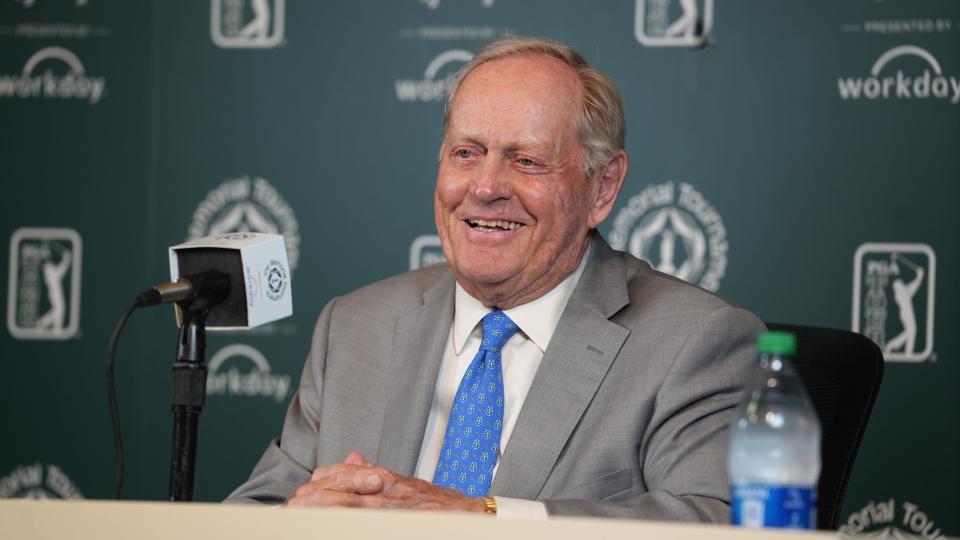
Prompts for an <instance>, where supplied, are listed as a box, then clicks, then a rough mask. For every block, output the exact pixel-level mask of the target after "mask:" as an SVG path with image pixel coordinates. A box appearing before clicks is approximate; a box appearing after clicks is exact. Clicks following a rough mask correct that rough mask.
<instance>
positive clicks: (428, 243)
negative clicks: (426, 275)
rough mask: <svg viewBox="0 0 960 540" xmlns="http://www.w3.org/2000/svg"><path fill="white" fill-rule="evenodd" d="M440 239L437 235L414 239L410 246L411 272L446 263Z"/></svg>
mask: <svg viewBox="0 0 960 540" xmlns="http://www.w3.org/2000/svg"><path fill="white" fill-rule="evenodd" d="M446 261H447V257H446V256H445V255H444V254H443V246H442V245H440V237H439V236H437V235H435V234H424V235H421V236H418V237H416V238H414V239H413V243H412V244H410V270H416V269H417V268H423V267H424V266H431V265H434V264H439V263H442V262H446Z"/></svg>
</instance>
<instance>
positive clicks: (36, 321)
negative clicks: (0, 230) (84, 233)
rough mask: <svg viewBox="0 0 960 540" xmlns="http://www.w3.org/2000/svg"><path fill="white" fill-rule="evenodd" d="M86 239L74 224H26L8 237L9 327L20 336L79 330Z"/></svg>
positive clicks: (57, 336) (64, 335) (62, 335)
mask: <svg viewBox="0 0 960 540" xmlns="http://www.w3.org/2000/svg"><path fill="white" fill-rule="evenodd" d="M82 249H83V248H82V243H81V240H80V235H79V234H78V233H77V232H76V231H75V230H73V229H60V228H37V227H25V228H21V229H17V230H16V231H14V233H13V236H11V238H10V278H9V290H8V295H7V298H8V304H7V329H8V330H9V331H10V334H11V335H12V336H13V337H15V338H18V339H50V340H63V339H70V338H72V337H75V336H76V335H77V333H78V332H79V329H80V328H79V317H80V263H81V252H82Z"/></svg>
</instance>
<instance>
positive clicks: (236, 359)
mask: <svg viewBox="0 0 960 540" xmlns="http://www.w3.org/2000/svg"><path fill="white" fill-rule="evenodd" d="M225 364H226V366H225ZM209 369H210V371H209V373H208V374H207V394H208V395H211V396H222V395H227V396H245V397H265V398H273V400H274V401H276V402H278V403H279V402H281V401H283V400H284V399H286V397H287V394H289V393H290V382H291V378H290V376H289V375H274V374H272V373H270V363H269V362H267V359H266V357H265V356H263V354H262V353H261V352H260V351H258V350H257V349H254V348H253V347H251V346H249V345H244V344H242V343H236V344H234V345H228V346H226V347H224V348H223V349H220V351H218V352H217V354H215V355H213V358H211V359H210V364H209Z"/></svg>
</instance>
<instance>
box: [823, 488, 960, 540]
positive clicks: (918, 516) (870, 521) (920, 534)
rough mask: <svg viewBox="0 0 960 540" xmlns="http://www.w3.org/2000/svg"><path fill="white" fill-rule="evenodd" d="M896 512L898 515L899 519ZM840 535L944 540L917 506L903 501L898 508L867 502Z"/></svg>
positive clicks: (892, 502) (888, 503)
mask: <svg viewBox="0 0 960 540" xmlns="http://www.w3.org/2000/svg"><path fill="white" fill-rule="evenodd" d="M898 509H899V510H900V512H901V515H900V516H899V517H898V516H897V510H898ZM840 534H842V535H846V536H857V537H869V538H904V539H906V538H927V539H929V540H940V539H946V538H947V536H946V535H945V534H944V533H943V532H942V531H941V530H940V528H939V527H937V524H936V522H935V521H933V520H932V519H930V516H928V515H927V514H926V512H924V511H922V510H920V507H919V506H917V505H916V504H914V503H912V502H910V501H903V503H902V504H901V505H900V506H899V507H898V506H897V501H896V500H895V499H893V498H890V499H888V500H886V501H880V502H874V501H870V502H869V503H867V505H866V506H864V507H863V508H861V509H860V510H859V511H857V512H854V513H852V514H850V517H848V518H847V522H846V523H845V524H844V525H841V526H840Z"/></svg>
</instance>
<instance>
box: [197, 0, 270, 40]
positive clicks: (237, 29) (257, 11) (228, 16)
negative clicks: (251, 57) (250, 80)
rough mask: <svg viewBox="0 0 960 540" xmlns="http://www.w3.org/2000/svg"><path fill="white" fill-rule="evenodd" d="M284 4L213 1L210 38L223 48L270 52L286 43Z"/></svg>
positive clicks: (264, 0)
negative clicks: (265, 49) (268, 49)
mask: <svg viewBox="0 0 960 540" xmlns="http://www.w3.org/2000/svg"><path fill="white" fill-rule="evenodd" d="M283 12H284V0H211V4H210V38H211V39H212V40H213V42H214V43H215V44H216V45H217V46H218V47H224V48H251V49H255V48H259V49H264V48H271V47H276V46H278V45H280V43H282V42H283V26H284V13H283Z"/></svg>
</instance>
